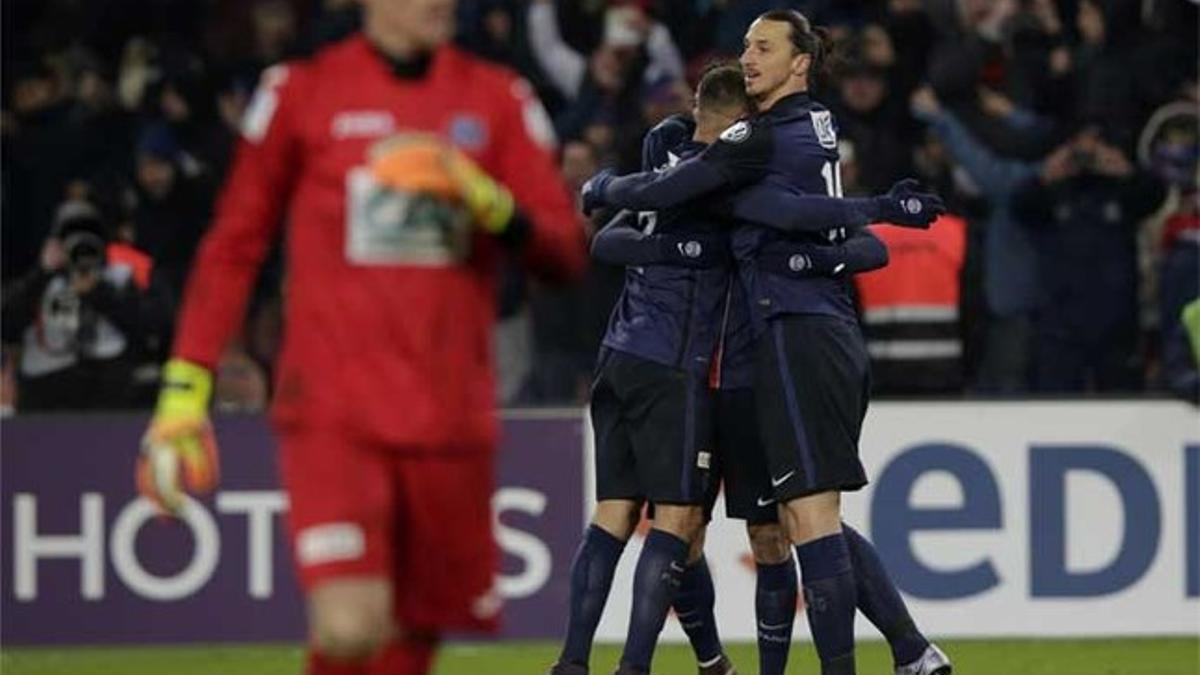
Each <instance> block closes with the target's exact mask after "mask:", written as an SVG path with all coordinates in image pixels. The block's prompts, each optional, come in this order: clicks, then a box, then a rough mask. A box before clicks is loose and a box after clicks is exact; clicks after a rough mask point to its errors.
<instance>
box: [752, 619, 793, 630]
mask: <svg viewBox="0 0 1200 675" xmlns="http://www.w3.org/2000/svg"><path fill="white" fill-rule="evenodd" d="M791 626H792V624H790V623H786V622H785V623H777V624H775V625H771V624H769V623H767V622H765V621H759V622H758V627H759V628H761V629H763V630H782V629H784V628H790V627H791Z"/></svg>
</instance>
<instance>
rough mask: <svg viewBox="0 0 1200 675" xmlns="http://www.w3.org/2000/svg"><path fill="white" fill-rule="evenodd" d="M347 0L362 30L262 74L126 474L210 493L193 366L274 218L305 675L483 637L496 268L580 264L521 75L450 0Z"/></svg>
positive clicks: (545, 139)
mask: <svg viewBox="0 0 1200 675" xmlns="http://www.w3.org/2000/svg"><path fill="white" fill-rule="evenodd" d="M362 2H363V5H364V31H363V34H362V35H356V36H354V37H351V38H350V39H348V40H346V41H344V42H341V43H339V44H336V45H333V46H331V47H329V48H328V49H326V50H324V51H322V52H321V53H319V54H318V55H316V56H315V57H314V58H313V59H312V60H311V61H309V62H305V63H290V64H287V65H284V66H279V67H276V68H272V69H269V70H268V71H266V72H265V73H264V75H263V80H262V82H261V84H260V87H259V91H258V92H257V94H256V96H255V100H254V102H253V103H252V104H251V107H250V109H249V111H248V112H247V115H246V119H245V121H244V123H243V136H244V140H243V142H242V144H241V147H240V149H239V150H238V155H237V158H236V160H235V163H234V166H233V168H232V171H231V173H230V176H229V180H228V184H227V185H226V187H225V192H224V195H223V196H222V199H221V202H220V205H219V209H218V215H217V218H216V222H215V224H214V226H213V228H212V230H211V232H210V234H209V235H208V236H207V238H206V239H205V241H204V243H203V244H202V246H201V248H200V250H199V252H198V254H197V259H196V267H195V271H194V274H193V276H192V278H191V280H190V282H189V285H188V289H187V293H186V296H185V302H184V306H183V309H182V315H181V317H180V325H179V330H178V331H177V335H178V338H177V342H176V344H175V347H174V358H172V359H171V361H170V362H169V363H168V364H167V366H166V369H165V372H164V379H163V390H162V393H161V396H160V399H159V404H158V408H157V410H156V412H155V415H154V419H153V421H152V423H151V425H150V428H149V430H148V431H147V433H146V439H145V442H144V444H143V445H144V447H143V458H142V461H141V462H140V464H139V471H138V481H139V487H140V488H141V489H142V490H143V492H144V493H145V494H146V495H147V496H149V497H150V498H151V499H153V500H155V501H156V503H157V504H158V505H159V506H160V507H162V508H163V509H164V510H166V511H168V512H171V513H179V511H180V509H182V508H186V507H187V504H186V499H185V497H184V495H183V492H182V490H183V487H182V486H181V483H186V486H187V489H189V490H191V491H196V490H203V489H206V488H211V487H212V486H213V485H214V484H215V482H216V476H217V470H216V453H215V448H214V445H213V434H212V430H211V427H210V425H209V422H208V417H207V403H208V398H209V392H210V391H211V382H212V376H211V370H212V368H213V366H214V365H215V363H216V361H217V358H218V355H219V354H220V353H221V349H222V348H223V346H224V345H225V343H226V342H227V341H228V340H229V338H230V336H231V335H232V334H233V332H234V331H235V330H236V329H237V327H238V326H239V324H240V322H241V320H242V316H243V311H244V308H245V302H246V298H247V296H248V294H249V291H250V288H251V286H252V284H253V283H254V279H255V275H256V270H257V268H258V266H259V264H260V263H261V261H262V259H263V256H264V255H265V253H266V251H267V247H268V245H269V243H270V241H271V239H272V237H273V235H274V233H275V231H276V229H277V228H278V224H279V223H280V222H281V220H282V219H283V218H284V216H285V215H286V217H287V222H288V228H289V229H288V232H287V237H286V241H287V259H288V262H289V265H290V267H289V273H288V275H287V287H286V289H285V291H286V292H285V297H286V298H287V315H286V316H287V327H286V331H285V340H284V345H283V348H282V353H281V356H280V364H279V376H278V377H279V379H278V382H277V387H276V396H275V405H274V409H273V421H274V424H275V427H276V429H277V431H278V433H279V437H280V448H281V469H282V478H283V483H284V486H285V487H286V489H287V491H288V495H289V499H290V513H289V527H290V533H291V536H292V540H293V544H294V556H295V560H296V564H297V567H298V570H299V577H300V580H301V582H302V584H303V587H304V589H305V592H306V594H307V601H308V620H309V631H310V653H309V659H308V673H310V675H327V674H335V673H336V674H339V675H340V674H345V675H360V674H364V675H365V674H368V673H370V674H372V675H375V674H379V675H382V674H384V673H386V674H388V675H393V674H394V675H408V674H413V675H416V674H419V673H425V672H427V671H428V670H429V668H430V664H431V662H432V658H433V654H434V651H435V648H436V643H437V640H438V636H439V635H440V634H441V633H442V632H443V631H445V630H450V629H453V630H490V629H493V628H494V627H495V626H496V620H497V614H498V611H499V604H500V601H499V598H498V597H497V596H496V595H495V593H494V590H493V588H492V583H493V578H494V576H495V572H496V569H497V552H496V550H495V545H494V541H493V538H492V534H491V518H492V515H491V510H490V507H489V503H490V499H491V495H492V491H493V454H494V448H495V441H496V434H497V424H496V420H495V415H494V408H493V392H494V387H493V381H492V359H491V353H490V347H489V343H490V333H491V326H492V322H493V317H494V315H495V308H494V306H493V304H494V301H493V297H494V295H495V293H494V289H493V286H494V282H495V270H496V263H497V261H498V258H499V256H500V255H502V254H503V253H504V252H505V250H507V252H509V253H511V254H514V255H517V256H519V257H520V258H521V259H522V260H523V261H524V262H525V263H527V264H528V265H529V266H530V267H532V268H533V269H534V270H535V271H538V272H541V273H543V275H544V276H547V277H549V278H551V279H555V278H557V279H567V278H573V277H576V276H578V274H579V273H581V272H582V268H583V266H584V263H585V259H586V258H585V250H584V244H583V233H582V230H581V229H580V227H579V225H578V222H577V219H576V218H577V217H576V216H575V215H574V212H573V207H572V202H571V198H570V196H569V195H568V194H567V193H566V191H565V188H564V187H563V186H562V182H561V179H560V177H559V176H558V175H557V174H556V172H555V170H554V168H553V164H552V160H551V153H550V149H551V146H552V144H553V138H552V133H551V132H550V130H549V124H548V121H547V120H546V118H545V114H544V112H543V111H542V109H541V107H540V106H539V104H538V103H537V102H536V101H535V100H534V99H533V98H532V95H531V94H530V90H529V87H528V86H527V85H526V84H525V83H524V82H522V81H521V80H519V79H517V78H516V77H514V76H513V75H511V74H509V73H508V72H506V71H504V70H502V69H499V68H497V67H495V66H492V65H487V64H485V63H483V62H480V61H477V60H475V59H474V58H472V57H469V56H467V55H465V54H464V53H462V52H460V51H459V50H457V49H456V48H454V47H452V46H450V45H449V44H448V42H449V40H450V38H451V37H452V33H453V26H454V11H455V7H454V4H455V3H454V2H453V0H362ZM493 177H495V179H493ZM447 532H453V533H454V536H446V534H445V533H447Z"/></svg>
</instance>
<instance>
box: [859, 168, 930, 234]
mask: <svg viewBox="0 0 1200 675" xmlns="http://www.w3.org/2000/svg"><path fill="white" fill-rule="evenodd" d="M919 186H920V183H918V182H917V181H916V180H914V179H912V178H905V179H904V180H902V181H900V182H899V183H896V184H895V185H893V186H892V188H891V189H890V190H888V191H887V194H883V195H879V196H877V197H872V198H871V203H872V205H873V206H874V209H873V211H874V212H873V213H871V214H870V217H871V222H876V223H878V222H886V223H892V224H893V225H901V226H906V227H916V228H920V229H922V230H924V229H927V228H928V227H929V226H930V224H932V223H933V221H935V220H937V217H938V216H939V215H941V214H943V213H945V212H946V205H945V204H944V203H943V202H942V198H941V197H939V196H937V195H936V194H933V193H932V192H920V191H918V189H917V188H918V187H919Z"/></svg>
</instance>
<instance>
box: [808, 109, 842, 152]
mask: <svg viewBox="0 0 1200 675" xmlns="http://www.w3.org/2000/svg"><path fill="white" fill-rule="evenodd" d="M812 124H813V131H815V132H816V134H817V142H818V143H820V144H821V147H822V148H829V149H831V150H832V149H833V148H836V147H837V132H836V131H834V129H833V115H832V114H831V113H830V112H829V111H828V110H814V111H812Z"/></svg>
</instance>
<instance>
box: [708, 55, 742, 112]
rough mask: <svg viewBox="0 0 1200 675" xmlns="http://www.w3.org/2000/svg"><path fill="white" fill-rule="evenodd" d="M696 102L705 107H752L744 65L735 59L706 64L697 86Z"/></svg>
mask: <svg viewBox="0 0 1200 675" xmlns="http://www.w3.org/2000/svg"><path fill="white" fill-rule="evenodd" d="M696 103H697V104H698V105H699V106H700V107H701V108H703V109H705V110H709V109H712V108H732V107H737V108H742V109H748V108H749V107H750V98H749V97H748V96H746V85H745V81H744V79H743V74H742V67H741V66H740V65H738V64H737V62H734V61H717V62H714V63H710V64H709V65H707V66H705V68H704V71H703V72H701V73H700V84H699V85H698V86H697V87H696Z"/></svg>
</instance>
